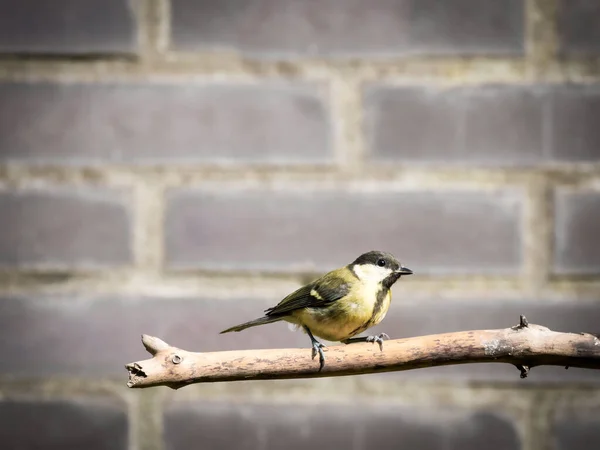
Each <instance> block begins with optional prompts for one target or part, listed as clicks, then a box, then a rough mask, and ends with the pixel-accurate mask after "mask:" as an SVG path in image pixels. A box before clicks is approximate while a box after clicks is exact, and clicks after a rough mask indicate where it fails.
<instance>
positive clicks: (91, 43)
mask: <svg viewBox="0 0 600 450" xmlns="http://www.w3.org/2000/svg"><path fill="white" fill-rule="evenodd" d="M1 9H2V13H0V52H2V53H47V54H61V53H62V54H67V53H70V54H106V53H117V54H122V53H133V52H134V51H135V49H136V47H137V44H136V31H135V23H134V17H133V11H132V10H131V8H130V6H129V5H128V2H126V1H123V0H86V1H72V0H53V1H52V2H40V1H37V0H19V1H18V2H13V1H3V2H2V3H1Z"/></svg>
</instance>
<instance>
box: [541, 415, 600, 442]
mask: <svg viewBox="0 0 600 450" xmlns="http://www.w3.org/2000/svg"><path fill="white" fill-rule="evenodd" d="M552 430H553V434H554V447H553V448H555V449H556V450H588V449H591V448H594V446H596V444H594V442H595V443H598V442H600V408H585V407H581V406H578V407H577V408H574V409H571V410H569V411H560V412H559V413H558V414H557V415H556V417H555V419H554V423H553V427H552Z"/></svg>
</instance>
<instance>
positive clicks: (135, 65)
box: [0, 0, 600, 86]
mask: <svg viewBox="0 0 600 450" xmlns="http://www.w3.org/2000/svg"><path fill="white" fill-rule="evenodd" d="M136 1H137V2H141V1H142V0H136ZM146 1H148V0H146ZM157 1H159V0H157ZM160 1H161V2H164V0H160ZM529 1H530V2H532V1H541V0H529ZM162 4H163V3H159V6H160V5H162ZM164 9H165V10H168V8H164ZM140 14H141V13H140ZM160 14H161V17H163V18H162V19H160V21H159V23H158V24H155V28H157V29H158V31H155V32H154V34H155V35H156V36H155V37H153V38H151V37H149V36H148V35H149V34H151V33H150V31H146V30H145V29H142V30H140V32H139V34H140V37H139V39H140V40H143V41H144V42H146V43H142V44H140V46H141V47H140V59H139V60H131V59H118V58H117V59H115V58H99V59H91V60H72V59H57V58H50V59H43V58H39V59H36V58H31V59H29V58H28V59H20V58H10V57H4V58H2V57H0V81H5V82H6V81H15V82H18V81H26V82H36V81H37V82H101V81H104V82H131V83H147V82H149V81H153V80H158V81H168V82H174V83H177V82H182V83H183V82H190V81H193V82H195V83H201V82H205V83H214V82H227V83H237V82H248V81H252V82H264V81H269V80H278V79H279V80H285V81H327V80H332V79H335V78H339V77H340V76H342V74H344V75H349V76H352V78H353V79H354V80H356V82H364V81H378V82H382V83H405V84H406V83H408V84H410V83H412V84H423V83H428V84H439V85H448V86H455V85H464V84H483V83H503V84H519V85H521V84H524V83H525V84H527V83H531V82H532V81H536V80H537V79H538V78H539V76H542V75H544V74H545V75H544V76H543V78H544V79H543V81H545V82H548V83H564V82H566V81H570V80H571V79H572V78H574V77H575V75H574V74H578V73H580V72H581V68H582V67H585V68H586V73H585V74H584V75H583V76H579V78H580V81H581V82H586V83H593V82H598V81H600V70H597V71H595V72H594V71H593V70H591V69H590V68H589V67H590V64H591V63H592V62H595V61H597V58H593V57H590V58H575V59H569V60H565V61H557V60H556V59H555V57H554V56H553V55H554V54H553V53H552V52H553V51H554V50H551V51H550V50H547V49H546V51H545V53H544V52H543V50H544V48H545V47H542V48H541V49H538V47H536V46H532V50H531V52H529V53H530V54H528V57H527V60H526V61H524V60H523V59H489V58H460V57H457V58H454V59H445V58H432V57H430V58H407V59H401V60H397V59H391V60H387V61H377V60H375V61H374V60H369V59H366V60H362V61H355V60H351V61H336V60H306V59H302V60H291V61H280V60H274V61H265V60H249V59H245V58H243V57H242V56H240V55H231V54H221V53H211V54H196V55H194V57H193V58H191V59H183V58H180V57H179V56H177V54H175V53H170V52H169V51H168V49H167V48H166V47H167V46H168V45H169V43H168V38H167V37H165V36H167V35H168V24H165V22H166V20H167V19H165V18H164V16H165V15H168V12H164V13H160ZM152 39H153V41H154V43H149V42H150V41H151V40H152ZM535 39H537V37H535ZM531 42H537V41H535V40H534V38H533V37H532V38H531ZM546 47H549V46H546ZM542 69H543V70H542ZM599 69H600V68H599ZM537 72H540V73H539V74H538V73H537ZM542 72H543V73H542ZM538 75H539V76H538Z"/></svg>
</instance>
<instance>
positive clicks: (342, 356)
mask: <svg viewBox="0 0 600 450" xmlns="http://www.w3.org/2000/svg"><path fill="white" fill-rule="evenodd" d="M142 342H143V344H144V347H146V350H148V352H150V353H151V354H152V355H153V357H152V358H151V359H147V360H145V361H138V362H134V363H129V364H126V365H125V367H126V369H127V370H128V371H129V382H128V383H127V386H128V387H131V388H146V387H152V386H168V387H170V388H172V389H179V388H181V387H183V386H187V385H188V384H192V383H206V382H216V381H235V380H268V379H284V378H313V377H330V376H342V375H357V374H366V373H376V372H390V371H400V370H411V369H419V368H423V367H433V366H445V365H452V364H468V363H489V362H502V363H509V364H513V365H515V366H516V367H517V368H518V369H519V370H520V371H521V378H525V377H526V376H527V374H528V372H529V369H530V368H532V367H535V366H542V365H551V366H563V367H567V368H568V367H582V368H588V369H600V339H599V338H598V337H597V336H595V335H592V334H587V333H579V334H575V333H559V332H555V331H551V330H550V329H548V328H546V327H542V326H539V325H533V324H528V323H527V319H526V318H525V317H524V316H521V321H520V324H519V325H517V326H515V327H512V328H506V329H502V330H478V331H461V332H457V333H446V334H436V335H430V336H420V337H413V338H408V339H397V340H392V341H386V342H385V344H384V346H383V351H380V350H379V346H377V345H373V344H370V343H365V344H350V345H337V346H335V347H328V349H327V350H328V351H327V353H326V357H325V367H324V368H323V370H322V371H319V361H318V358H316V359H314V360H313V359H312V358H311V349H310V348H308V347H307V348H294V349H270V350H244V351H228V352H213V353H193V352H189V351H186V350H182V349H179V348H176V347H172V346H170V345H169V344H167V343H166V342H163V341H162V340H160V339H158V338H156V337H152V336H148V335H143V336H142Z"/></svg>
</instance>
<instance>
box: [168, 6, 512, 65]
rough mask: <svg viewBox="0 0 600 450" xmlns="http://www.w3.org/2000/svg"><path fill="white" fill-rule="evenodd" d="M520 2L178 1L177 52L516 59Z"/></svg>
mask: <svg viewBox="0 0 600 450" xmlns="http://www.w3.org/2000/svg"><path fill="white" fill-rule="evenodd" d="M523 11H524V7H523V2H522V0H505V1H502V2H498V1H496V0H456V1H454V2H452V6H451V7H448V6H446V5H445V4H444V2H440V1H437V0H418V1H417V0H374V1H371V2H368V4H367V3H365V2H360V1H358V0H352V1H350V2H349V1H348V0H325V1H321V2H319V4H318V5H317V4H316V3H315V2H296V1H294V0H285V1H281V0H279V1H277V0H262V1H253V2H248V1H246V2H243V4H240V2H236V1H233V0H228V1H222V0H213V1H203V2H196V1H194V0H177V1H175V2H173V5H172V29H173V32H172V38H173V43H174V47H175V49H176V50H185V51H196V50H199V51H201V50H220V49H225V50H236V51H240V52H243V53H247V54H251V55H257V56H260V57H282V58H289V57H292V58H293V57H298V56H325V57H330V56H332V57H361V56H362V57H381V56H383V57H385V56H397V55H406V54H411V53H421V54H464V55H475V54H484V55H488V54H520V53H522V52H523Z"/></svg>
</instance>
